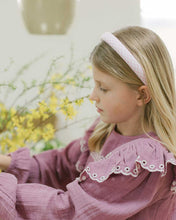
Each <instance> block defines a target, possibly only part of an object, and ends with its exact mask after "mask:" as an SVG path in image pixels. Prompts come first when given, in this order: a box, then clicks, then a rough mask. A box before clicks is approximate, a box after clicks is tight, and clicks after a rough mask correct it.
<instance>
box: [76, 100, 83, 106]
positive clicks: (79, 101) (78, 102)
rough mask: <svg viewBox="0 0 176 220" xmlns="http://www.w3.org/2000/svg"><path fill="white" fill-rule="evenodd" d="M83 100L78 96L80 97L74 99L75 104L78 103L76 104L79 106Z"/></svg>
mask: <svg viewBox="0 0 176 220" xmlns="http://www.w3.org/2000/svg"><path fill="white" fill-rule="evenodd" d="M83 102H84V99H83V98H80V99H77V100H76V101H75V104H76V105H78V106H80V105H81V104H82V103H83Z"/></svg>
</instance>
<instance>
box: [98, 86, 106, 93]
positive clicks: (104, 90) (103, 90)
mask: <svg viewBox="0 0 176 220" xmlns="http://www.w3.org/2000/svg"><path fill="white" fill-rule="evenodd" d="M99 89H100V90H101V91H102V92H107V89H103V88H102V87H99Z"/></svg>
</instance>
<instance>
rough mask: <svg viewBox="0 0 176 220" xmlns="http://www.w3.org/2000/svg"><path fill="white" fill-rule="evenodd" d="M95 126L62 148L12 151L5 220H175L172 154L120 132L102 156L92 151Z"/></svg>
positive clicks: (0, 199)
mask: <svg viewBox="0 0 176 220" xmlns="http://www.w3.org/2000/svg"><path fill="white" fill-rule="evenodd" d="M94 126H95V124H94V125H92V126H91V127H90V129H89V130H87V131H86V133H85V136H84V137H83V138H80V139H77V140H75V141H73V142H71V143H70V144H69V145H68V146H67V147H66V148H64V149H61V150H51V151H46V152H43V153H41V154H39V155H36V156H33V157H31V156H30V153H29V149H28V148H21V149H19V150H17V151H16V152H14V153H12V154H11V156H12V162H11V165H10V167H9V169H8V170H7V172H6V173H5V172H3V173H1V174H0V219H1V220H15V219H17V220H22V219H29V220H56V219H57V220H71V219H72V220H127V219H128V220H175V219H176V209H175V208H176V204H175V202H176V198H175V195H176V194H175V192H176V181H175V170H176V168H175V166H176V160H175V158H174V156H173V155H172V153H169V152H168V150H167V149H165V148H164V147H163V146H162V145H161V144H160V143H159V142H157V141H156V140H153V139H151V138H148V137H147V135H140V136H122V135H120V134H118V133H116V132H115V131H113V132H112V133H111V134H110V136H109V137H108V138H107V140H106V142H105V143H104V145H103V148H102V150H101V152H100V153H95V152H92V153H90V151H89V149H88V144H87V143H88V139H89V137H90V135H91V133H92V131H93V129H94ZM149 135H150V136H152V137H153V138H157V136H156V135H155V134H154V133H150V134H149Z"/></svg>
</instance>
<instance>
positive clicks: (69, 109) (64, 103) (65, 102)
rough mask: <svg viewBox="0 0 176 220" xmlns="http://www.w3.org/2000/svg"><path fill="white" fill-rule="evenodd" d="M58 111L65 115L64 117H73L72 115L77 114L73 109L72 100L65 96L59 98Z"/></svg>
mask: <svg viewBox="0 0 176 220" xmlns="http://www.w3.org/2000/svg"><path fill="white" fill-rule="evenodd" d="M59 107H60V111H61V112H62V113H63V114H64V115H66V118H69V119H73V117H74V116H75V115H76V114H77V111H76V110H75V109H74V107H73V104H72V102H71V101H70V100H69V99H68V97H66V98H65V99H62V100H61V103H60V105H59Z"/></svg>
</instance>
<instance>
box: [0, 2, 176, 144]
mask: <svg viewBox="0 0 176 220" xmlns="http://www.w3.org/2000/svg"><path fill="white" fill-rule="evenodd" d="M175 9H176V1H175V0H17V1H12V0H0V30H1V31H0V74H1V82H4V81H7V80H10V79H11V77H12V75H13V73H14V72H15V71H17V70H18V69H20V67H21V66H23V65H24V64H25V63H28V62H30V61H31V60H33V59H34V58H36V57H38V56H40V55H41V54H43V53H45V56H44V57H43V58H42V59H41V60H40V61H39V62H38V63H35V65H33V66H32V67H31V68H30V69H29V70H28V71H27V74H26V75H25V80H26V81H30V80H32V79H34V78H35V79H40V78H42V77H43V75H44V73H46V71H47V69H48V65H49V63H50V62H51V60H52V59H53V58H54V57H58V56H64V59H65V60H64V61H63V62H64V63H65V64H66V63H67V61H68V60H69V58H70V53H71V48H72V50H73V56H74V59H75V60H79V59H82V58H88V57H89V54H90V53H91V51H92V49H93V48H94V46H95V45H96V44H97V43H98V42H99V39H100V36H101V34H102V33H104V32H105V31H115V30H116V29H119V28H122V27H125V26H129V25H140V26H143V27H148V28H150V29H152V30H154V31H155V32H156V33H158V34H159V36H160V37H161V38H162V39H163V41H164V42H165V44H166V46H167V48H168V50H169V52H170V54H171V57H172V60H173V63H174V67H175V65H176V43H175V39H176V13H175ZM12 61H13V65H12V67H11V68H9V70H8V71H6V73H5V74H4V68H6V66H8V64H9V63H10V62H12ZM96 116H97V113H96V111H95V109H94V106H93V105H92V104H91V103H89V104H88V103H87V104H86V106H82V107H81V108H80V113H79V115H78V116H77V117H76V119H74V120H75V121H78V122H79V121H81V120H80V119H81V118H84V117H86V118H87V120H82V121H81V122H80V123H73V122H65V120H64V118H61V119H60V123H61V124H62V125H63V126H64V127H65V128H64V129H60V130H59V131H58V132H57V136H58V138H59V139H60V140H61V141H63V142H64V143H68V142H70V141H71V140H72V139H74V138H76V137H79V136H81V135H82V134H83V132H84V129H85V128H87V127H88V126H89V125H90V124H91V122H92V121H93V119H94V118H95V117H96ZM65 123H66V126H65ZM69 124H72V125H70V126H68V125H69ZM61 127H62V126H61Z"/></svg>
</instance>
